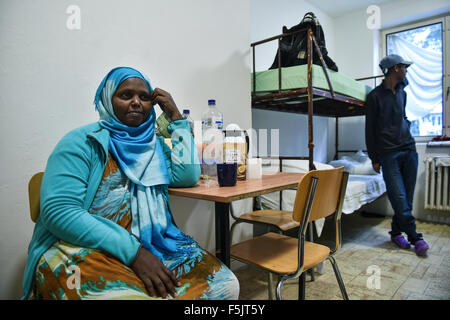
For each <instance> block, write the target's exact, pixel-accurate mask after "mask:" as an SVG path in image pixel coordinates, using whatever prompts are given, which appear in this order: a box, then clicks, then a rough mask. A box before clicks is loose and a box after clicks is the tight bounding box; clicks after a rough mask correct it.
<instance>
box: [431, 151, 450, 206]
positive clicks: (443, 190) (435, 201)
mask: <svg viewBox="0 0 450 320" xmlns="http://www.w3.org/2000/svg"><path fill="white" fill-rule="evenodd" d="M449 183H450V157H447V156H435V157H430V158H428V159H427V160H425V209H434V210H445V211H450V188H449Z"/></svg>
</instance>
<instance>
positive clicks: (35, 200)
mask: <svg viewBox="0 0 450 320" xmlns="http://www.w3.org/2000/svg"><path fill="white" fill-rule="evenodd" d="M43 176H44V173H43V172H38V173H36V174H34V175H33V176H32V177H31V179H30V181H29V182H28V201H29V202H30V216H31V220H33V222H36V220H37V218H38V217H39V205H40V196H41V183H42V177H43Z"/></svg>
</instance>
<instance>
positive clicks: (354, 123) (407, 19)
mask: <svg viewBox="0 0 450 320" xmlns="http://www.w3.org/2000/svg"><path fill="white" fill-rule="evenodd" d="M378 6H379V7H380V13H381V15H380V18H381V28H388V27H393V26H398V25H401V24H405V23H411V22H413V21H417V20H421V19H425V18H431V17H433V16H436V15H440V14H443V13H445V12H449V11H450V2H449V1H448V0H447V1H444V0H432V1H420V0H397V1H390V2H387V3H383V4H380V5H378ZM368 16H369V15H368V14H367V13H366V10H365V9H363V10H358V11H354V12H350V13H348V14H345V15H343V16H340V17H338V18H336V19H335V20H334V26H335V29H334V37H335V51H336V60H337V62H336V63H337V64H338V66H339V68H340V70H339V71H340V72H342V73H345V74H347V75H349V76H350V77H353V78H361V77H367V76H372V75H380V74H381V71H380V70H379V68H378V63H379V60H380V59H381V58H382V57H383V56H384V55H385V54H384V53H379V46H381V40H380V39H379V32H378V31H376V30H375V31H374V30H369V29H368V28H367V26H366V20H367V18H368ZM367 84H370V85H372V84H371V83H367ZM339 121H340V128H342V129H340V130H341V131H340V135H339V141H340V145H341V146H342V149H365V148H366V147H365V137H364V125H365V120H364V117H353V118H348V119H342V120H339ZM331 127H332V128H334V120H331V121H330V126H329V128H331ZM355 132H360V133H361V134H360V135H356V134H355ZM416 146H417V151H418V153H419V171H418V177H417V184H416V191H415V196H414V206H413V207H414V216H415V217H416V218H418V219H421V220H426V221H435V222H446V223H449V219H445V215H447V213H443V212H438V211H434V210H425V209H424V190H425V173H424V163H423V161H424V160H425V159H426V158H427V157H428V156H430V155H437V154H450V148H437V149H436V148H427V147H426V144H425V143H417V144H416ZM365 209H366V210H368V211H372V212H378V213H386V214H388V215H392V214H393V211H392V208H391V206H390V204H389V203H388V201H387V197H383V199H381V201H377V202H376V203H374V204H372V205H370V206H368V207H367V208H365Z"/></svg>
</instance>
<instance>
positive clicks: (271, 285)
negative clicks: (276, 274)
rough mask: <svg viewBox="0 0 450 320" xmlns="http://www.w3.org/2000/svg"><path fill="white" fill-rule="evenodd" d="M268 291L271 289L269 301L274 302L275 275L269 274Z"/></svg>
mask: <svg viewBox="0 0 450 320" xmlns="http://www.w3.org/2000/svg"><path fill="white" fill-rule="evenodd" d="M268 289H269V300H273V274H272V272H269V273H268Z"/></svg>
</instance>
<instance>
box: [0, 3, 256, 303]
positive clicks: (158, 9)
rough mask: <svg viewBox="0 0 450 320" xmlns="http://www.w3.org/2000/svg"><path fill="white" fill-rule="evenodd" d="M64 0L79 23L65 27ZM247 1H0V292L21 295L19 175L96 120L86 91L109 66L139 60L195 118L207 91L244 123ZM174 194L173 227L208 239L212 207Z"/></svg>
mask: <svg viewBox="0 0 450 320" xmlns="http://www.w3.org/2000/svg"><path fill="white" fill-rule="evenodd" d="M71 4H75V5H78V6H79V8H80V9H81V15H80V16H81V29H80V30H69V29H68V28H67V27H66V21H67V19H68V18H69V14H67V13H66V9H67V7H68V6H69V5H71ZM249 10H250V2H249V1H248V0H228V1H210V0H196V1H184V0H166V1H144V0H131V1H107V0H96V1H87V0H83V1H81V0H74V1H50V0H38V1H31V0H22V1H14V0H3V1H1V2H0V42H1V46H0V59H1V60H0V92H1V94H0V108H1V117H0V119H1V120H0V121H1V125H0V132H1V137H2V138H1V150H2V151H1V152H0V163H1V166H2V168H3V169H2V175H1V177H0V206H1V209H0V212H1V215H0V279H2V280H1V281H0V299H16V298H19V297H20V296H21V294H22V289H21V287H22V274H23V268H24V266H25V262H26V257H27V247H28V244H29V241H30V238H31V235H32V232H33V227H34V225H33V223H32V222H31V220H30V218H29V211H28V195H27V182H28V180H29V178H30V177H31V176H32V174H33V173H35V172H37V171H42V170H43V169H44V168H45V164H46V161H47V158H48V156H49V154H50V152H51V151H52V149H53V148H54V146H55V144H56V143H57V141H58V140H59V139H60V138H61V137H62V136H63V135H64V134H65V133H67V132H68V131H69V130H71V129H74V128H76V127H78V126H81V125H83V124H87V123H90V122H93V121H96V120H97V114H96V112H95V111H94V106H93V104H92V101H93V97H94V94H95V90H96V88H97V86H98V84H99V82H100V81H101V79H102V78H103V76H104V75H105V74H106V73H107V72H108V71H109V70H110V69H111V68H113V67H116V66H120V65H130V66H133V67H136V68H137V69H140V70H141V71H143V72H144V73H146V74H147V75H148V77H149V78H150V80H151V83H152V85H153V86H154V87H161V88H163V89H165V90H167V91H169V92H170V93H171V94H172V96H173V97H174V99H175V102H176V103H177V105H178V107H179V109H183V108H187V107H189V108H190V109H191V115H192V118H193V119H194V120H199V119H200V118H201V114H202V112H203V111H204V110H206V109H207V100H208V99H210V98H215V99H216V100H217V102H218V106H219V108H220V109H221V110H222V112H223V113H224V121H225V124H227V123H229V122H236V123H238V124H239V125H240V126H242V127H243V128H248V127H250V126H251V111H250V95H249V92H250V82H249V81H248V79H249V76H248V75H249V72H250V71H249V61H250V60H249V46H248V44H249V42H250V36H249V30H250V26H249V17H250V11H249ZM157 114H159V111H157ZM237 115H238V116H237ZM173 202H174V203H173V206H174V208H175V210H174V211H175V219H176V220H177V222H178V223H179V224H180V226H181V227H182V228H183V229H184V230H185V231H186V232H187V233H188V234H192V235H193V236H194V238H195V239H196V240H197V241H199V242H200V244H201V245H202V246H204V247H206V248H208V249H211V248H213V247H214V215H213V211H212V210H213V206H212V205H211V204H210V203H208V202H201V201H197V202H195V203H192V202H190V201H186V200H182V199H173ZM207 211H211V212H207ZM200 213H201V214H200ZM197 231H199V232H197Z"/></svg>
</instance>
